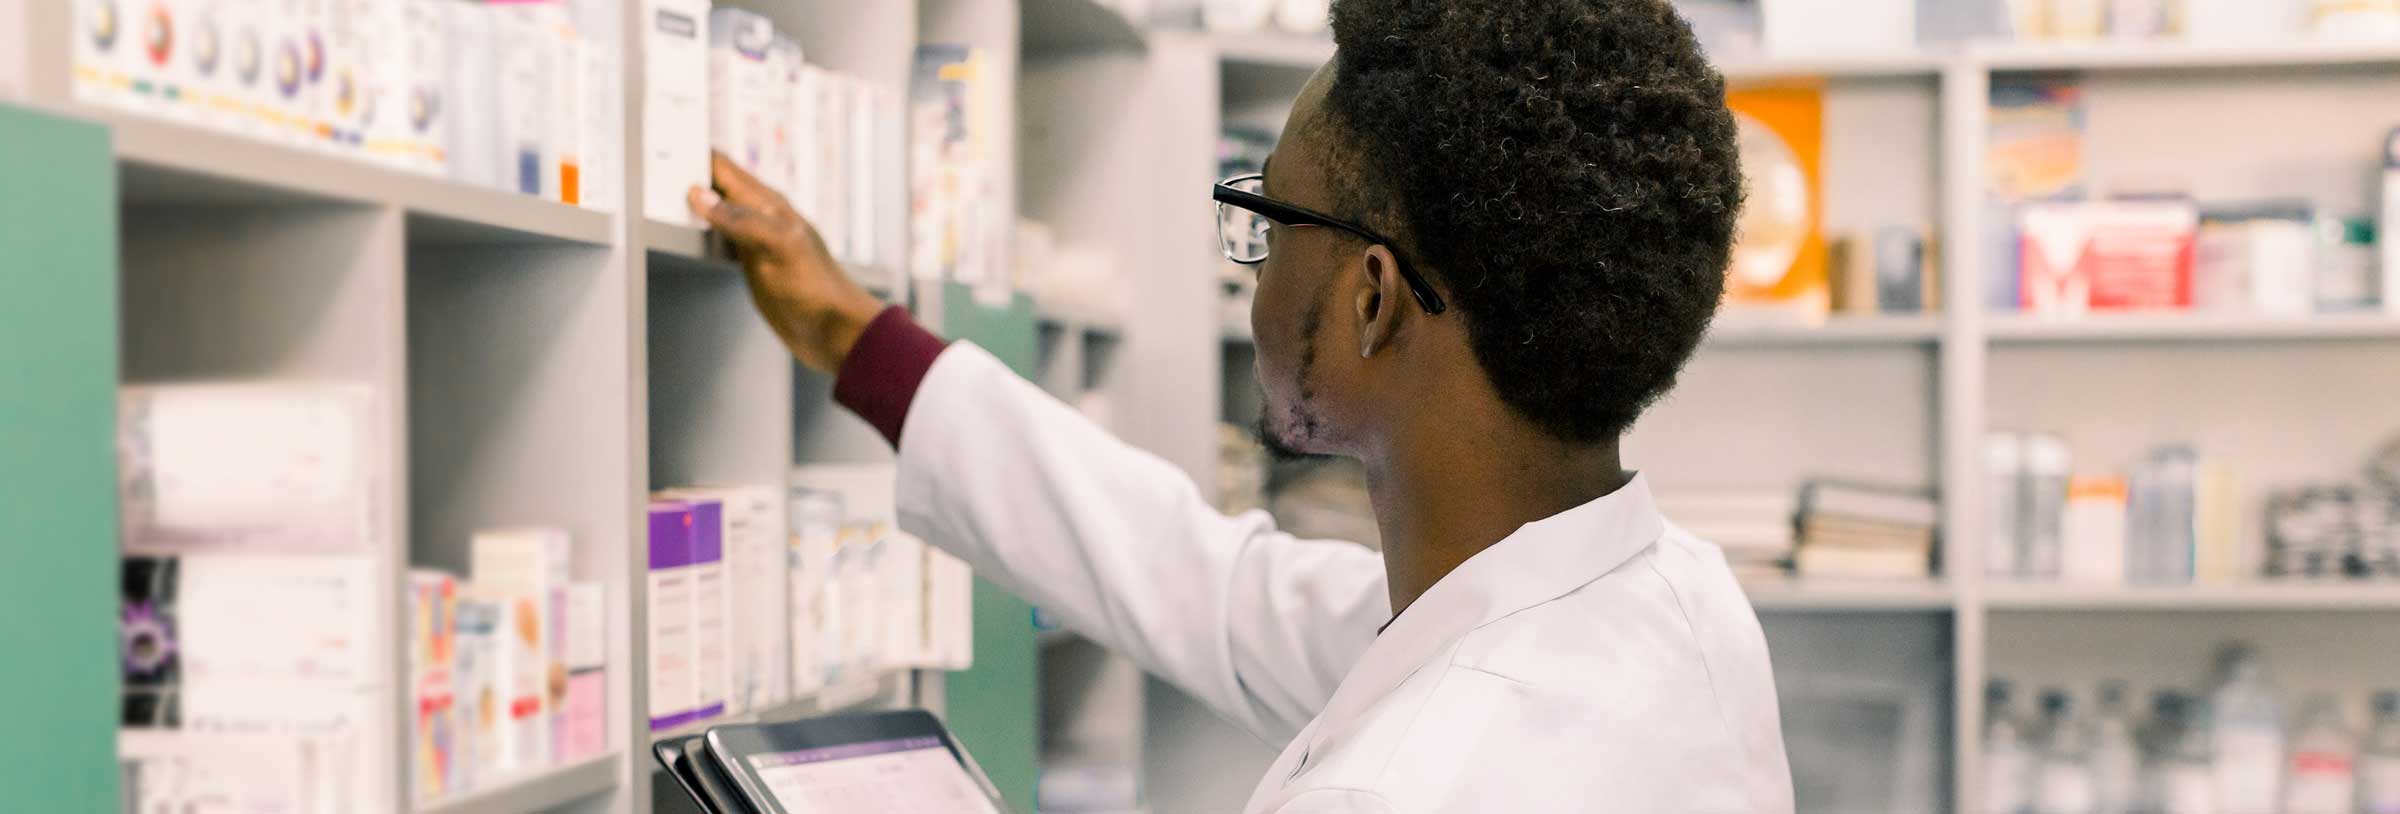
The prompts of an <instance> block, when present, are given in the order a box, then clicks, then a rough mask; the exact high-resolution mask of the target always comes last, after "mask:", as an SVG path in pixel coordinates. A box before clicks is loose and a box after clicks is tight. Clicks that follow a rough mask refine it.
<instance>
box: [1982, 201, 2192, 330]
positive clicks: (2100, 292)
mask: <svg viewBox="0 0 2400 814" xmlns="http://www.w3.org/2000/svg"><path fill="white" fill-rule="evenodd" d="M2199 222H2200V213H2199V210H2198V209H2197V208H2196V207H2194V206H2193V205H2192V204H2191V202H2189V201H2112V202H2094V203H2041V204H2029V205H2026V206H2025V207H2023V208H2021V209H2020V210H2019V211H2018V221H2017V225H2018V231H2019V236H2020V240H2022V241H2023V248H2022V250H2021V251H2020V252H2019V257H2020V259H2019V263H2020V267H2019V271H2018V278H2019V281H2020V285H2021V286H2022V289H2021V297H2022V303H2023V306H2024V309H2025V310H2026V311H2028V312H2034V313H2075V312H2082V311H2087V310H2135V309H2162V308H2189V307H2191V304H2192V258H2193V245H2194V241H2195V239H2196V238H2197V235H2198V230H2199Z"/></svg>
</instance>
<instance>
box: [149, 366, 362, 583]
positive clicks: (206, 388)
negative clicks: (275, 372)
mask: <svg viewBox="0 0 2400 814" xmlns="http://www.w3.org/2000/svg"><path fill="white" fill-rule="evenodd" d="M378 414H379V410H378V407H377V399H376V396H375V391H374V390H373V389H372V388H370V387H367V386H364V385H349V384H323V385H316V384H235V383H224V384H177V385H143V386H133V387H127V388H125V389H124V390H123V391H122V392H121V394H120V395H119V397H118V422H117V426H118V430H117V432H118V436H117V477H118V484H119V494H120V495H122V496H123V500H122V502H121V505H120V511H121V513H122V516H121V520H120V522H121V524H122V525H121V529H122V533H123V537H124V540H125V541H126V544H127V545H128V546H131V547H140V546H144V545H177V546H181V545H206V544H229V543H243V544H251V543H256V544H274V545H283V546H304V547H317V548H329V549H341V548H358V547H363V546H367V545H369V544H371V543H372V542H373V541H374V540H376V539H377V536H378V532H379V529H378V527H377V519H378V517H379V516H380V512H381V511H382V506H381V501H380V493H379V489H380V484H381V483H382V478H383V475H382V472H383V467H382V461H383V455H382V452H381V448H380V446H379V442H378V439H380V438H381V437H382V434H381V433H380V432H379V431H378V430H377V423H376V422H377V420H378V419H377V416H378Z"/></svg>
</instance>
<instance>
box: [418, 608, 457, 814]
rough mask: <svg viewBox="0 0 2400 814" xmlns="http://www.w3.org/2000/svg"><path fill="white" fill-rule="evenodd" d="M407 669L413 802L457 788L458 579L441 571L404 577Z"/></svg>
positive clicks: (434, 796)
mask: <svg viewBox="0 0 2400 814" xmlns="http://www.w3.org/2000/svg"><path fill="white" fill-rule="evenodd" d="M408 610H409V613H408V626H409V627H408V640H409V648H408V665H409V676H410V682H409V684H410V693H411V695H410V708H411V710H412V711H413V712H414V713H415V715H416V722H415V728H414V730H413V731H412V733H411V737H410V738H409V743H410V744H411V749H410V752H409V761H410V763H409V765H410V774H411V775H412V776H413V777H414V778H415V784H414V786H415V794H416V796H417V799H421V800H425V799H433V798H437V797H440V796H442V795H444V794H448V793H450V792H451V791H453V790H455V789H456V788H458V787H457V786H455V785H453V783H454V781H453V778H452V774H453V771H454V767H455V766H456V765H457V759H458V752H457V750H456V744H457V742H458V740H459V733H458V718H457V713H458V704H457V691H456V689H455V687H454V685H453V684H452V681H451V675H452V671H453V669H454V667H455V665H456V663H457V660H456V658H455V654H456V653H457V652H458V648H457V639H456V635H457V630H458V625H457V622H458V580H457V578H456V577H452V576H451V575H449V574H445V573H441V572H439V571H411V572H409V574H408Z"/></svg>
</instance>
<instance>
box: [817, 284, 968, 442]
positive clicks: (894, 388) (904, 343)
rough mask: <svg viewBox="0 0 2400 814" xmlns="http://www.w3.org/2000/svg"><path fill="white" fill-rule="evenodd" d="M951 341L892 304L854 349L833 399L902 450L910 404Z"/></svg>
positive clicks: (836, 381)
mask: <svg viewBox="0 0 2400 814" xmlns="http://www.w3.org/2000/svg"><path fill="white" fill-rule="evenodd" d="M947 347H949V343H947V342H944V341H942V338H941V337H938V336H934V335H933V333H932V332H931V331H927V330H925V329H924V328H923V327H920V326H918V325H917V321H916V320H914V319H911V318H910V317H909V315H908V309H906V308H902V307H900V306H897V305H895V306H892V307H890V308H885V309H883V313H881V314H877V315H875V321H873V322H869V323H867V330H866V331H865V332H864V333H861V334H859V335H858V344H856V345H852V346H851V347H850V358H847V359H844V360H842V369H841V372H840V373H837V374H835V375H834V378H833V400H834V402H836V403H838V404H840V405H842V406H843V407H847V408H850V412H853V413H857V414H858V417H860V418H863V419H866V420H867V423H868V424H872V425H874V426H875V431H876V432H880V433H883V440H886V441H890V442H891V444H892V447H893V448H894V449H898V448H899V446H900V426H901V425H902V424H906V423H908V405H909V404H910V403H912V402H915V401H916V399H917V385H919V384H923V383H924V381H925V373H926V371H929V370H932V369H933V360H934V359H935V358H936V357H939V356H941V355H942V349H944V348H947Z"/></svg>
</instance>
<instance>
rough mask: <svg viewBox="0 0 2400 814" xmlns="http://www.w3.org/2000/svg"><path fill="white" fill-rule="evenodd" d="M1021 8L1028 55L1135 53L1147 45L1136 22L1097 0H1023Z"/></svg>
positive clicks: (1146, 47) (1147, 47)
mask: <svg viewBox="0 0 2400 814" xmlns="http://www.w3.org/2000/svg"><path fill="white" fill-rule="evenodd" d="M1143 5H1148V4H1147V3H1144V4H1143ZM1020 10H1021V11H1022V12H1023V13H1024V27H1023V28H1022V29H1021V30H1022V31H1024V32H1025V41H1024V47H1025V52H1026V53H1028V54H1061V53H1077V52H1084V51H1136V52H1138V51H1144V50H1148V49H1149V47H1150V44H1149V41H1148V40H1147V39H1146V38H1144V37H1143V36H1142V28H1141V26H1140V25H1139V24H1137V23H1135V22H1134V21H1133V20H1132V19H1129V18H1127V17H1126V16H1125V12H1123V11H1121V10H1119V9H1116V8H1113V7H1111V5H1110V4H1106V3H1103V2H1101V1H1100V0H1023V2H1022V3H1021V4H1020Z"/></svg>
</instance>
